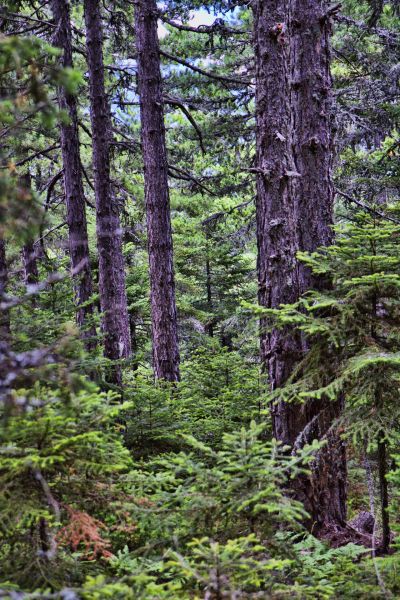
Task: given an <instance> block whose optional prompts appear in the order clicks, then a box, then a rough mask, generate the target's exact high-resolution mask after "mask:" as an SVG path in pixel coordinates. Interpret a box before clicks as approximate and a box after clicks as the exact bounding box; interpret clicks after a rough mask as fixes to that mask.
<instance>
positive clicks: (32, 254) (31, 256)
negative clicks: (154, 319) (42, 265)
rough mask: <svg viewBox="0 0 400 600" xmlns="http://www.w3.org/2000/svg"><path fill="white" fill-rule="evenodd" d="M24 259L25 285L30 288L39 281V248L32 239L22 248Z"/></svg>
mask: <svg viewBox="0 0 400 600" xmlns="http://www.w3.org/2000/svg"><path fill="white" fill-rule="evenodd" d="M22 260H23V263H24V279H25V285H26V286H27V287H28V288H29V287H30V286H32V285H35V284H36V283H37V282H38V281H39V270H38V265H37V250H36V248H35V245H34V243H33V242H32V241H31V240H30V241H28V242H26V243H25V244H24V247H23V248H22Z"/></svg>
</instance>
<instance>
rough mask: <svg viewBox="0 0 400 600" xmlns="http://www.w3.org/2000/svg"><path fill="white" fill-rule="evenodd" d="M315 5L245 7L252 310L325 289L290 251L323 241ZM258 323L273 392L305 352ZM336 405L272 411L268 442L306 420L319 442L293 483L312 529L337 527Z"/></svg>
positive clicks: (292, 337) (325, 51) (324, 170)
mask: <svg viewBox="0 0 400 600" xmlns="http://www.w3.org/2000/svg"><path fill="white" fill-rule="evenodd" d="M322 5H323V2H321V1H320V0H305V1H302V0H273V1H271V2H268V6H267V3H266V2H264V1H263V0H258V1H256V2H255V3H254V43H255V54H256V122H257V169H258V173H257V242H258V278H259V303H260V304H261V305H262V306H265V307H269V308H277V307H279V305H280V304H282V303H293V302H295V301H296V300H297V299H298V297H299V296H300V295H301V294H302V293H303V292H305V291H306V290H307V289H309V288H310V287H311V286H317V287H322V286H323V285H326V282H324V281H322V280H317V279H316V278H314V277H312V276H311V273H310V272H309V270H308V269H306V268H305V267H304V266H303V265H301V264H299V263H298V262H297V260H296V253H297V251H298V250H308V251H312V250H315V249H316V248H317V247H318V246H321V245H326V244H329V243H330V242H331V239H332V233H331V228H330V227H331V224H332V204H333V193H332V184H331V162H332V143H331V142H332V139H331V138H332V136H331V123H330V120H331V110H330V104H331V80H330V72H329V58H330V54H329V33H330V24H329V21H328V20H327V19H326V18H324V16H323V9H322ZM265 325H266V321H265V320H264V321H261V324H260V327H261V359H262V363H263V365H264V366H265V369H266V371H268V375H269V382H270V386H271V389H273V390H275V389H277V388H279V387H282V386H283V385H284V384H285V382H286V380H287V378H288V377H289V376H290V374H291V373H292V370H293V368H294V366H295V365H296V363H297V361H298V360H299V358H301V356H302V355H303V354H304V352H306V351H307V348H306V346H305V343H304V340H302V338H301V336H300V335H298V334H295V333H293V332H292V331H291V330H286V331H282V330H281V331H277V330H274V331H272V332H271V333H267V332H266V331H265ZM340 407H341V401H338V402H337V403H332V402H329V401H326V402H323V401H321V402H312V403H310V402H309V403H306V404H305V405H304V406H303V407H301V408H300V407H299V406H295V405H293V404H286V403H285V402H283V401H281V402H278V404H277V405H275V406H273V407H272V420H273V430H274V435H275V437H276V438H277V439H278V440H280V441H282V442H283V443H284V444H288V445H293V444H294V442H295V441H296V440H298V438H299V436H300V435H301V433H302V432H304V430H305V428H306V426H307V425H308V424H310V423H311V422H312V426H309V427H308V429H309V435H312V436H313V437H316V438H319V439H320V438H322V437H323V436H325V435H326V437H327V441H328V443H327V445H326V447H325V448H324V449H323V450H322V451H321V452H320V453H319V455H318V459H317V460H316V461H315V466H314V473H313V474H312V476H311V478H301V479H300V480H298V481H297V482H295V485H294V489H295V493H296V496H297V497H298V498H299V499H300V500H301V501H303V502H304V505H305V508H306V509H307V510H308V512H309V513H310V516H311V518H312V522H313V524H312V527H313V530H314V531H315V530H318V529H322V528H324V526H326V525H328V524H329V523H331V522H334V523H338V522H339V523H340V524H344V521H345V515H346V511H345V498H346V493H345V492H346V490H345V485H346V460H345V449H344V446H343V444H342V442H341V441H340V440H339V438H338V436H337V435H336V434H335V432H334V431H331V430H330V427H331V425H332V422H333V420H334V419H335V418H336V417H337V416H338V414H339V412H340ZM307 441H308V440H307Z"/></svg>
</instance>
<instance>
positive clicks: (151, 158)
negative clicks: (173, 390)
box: [135, 0, 179, 381]
mask: <svg viewBox="0 0 400 600" xmlns="http://www.w3.org/2000/svg"><path fill="white" fill-rule="evenodd" d="M135 25H136V48H137V55H138V84H139V97H140V114H141V128H142V150H143V162H144V177H145V197H146V220H147V238H148V241H147V244H148V253H149V268H150V300H151V315H152V338H153V364H154V372H155V375H156V377H157V378H159V379H165V380H167V381H178V380H179V348H178V330H177V316H176V305H175V279H174V267H173V249H172V231H171V217H170V203H169V190H168V162H167V153H166V144H165V126H164V111H163V102H164V101H163V94H162V84H161V72H160V53H159V45H158V37H157V4H156V2H155V0H154V1H153V0H151V1H148V0H147V1H146V0H138V1H137V2H136V4H135Z"/></svg>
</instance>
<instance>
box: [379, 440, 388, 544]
mask: <svg viewBox="0 0 400 600" xmlns="http://www.w3.org/2000/svg"><path fill="white" fill-rule="evenodd" d="M384 436H385V434H384V433H383V432H382V431H381V432H380V433H379V436H378V475H379V495H380V501H381V519H382V542H381V548H380V549H381V552H382V553H383V554H387V553H388V552H389V546H390V521H389V512H388V511H389V492H388V482H387V479H386V474H387V464H386V463H387V451H386V441H385V437H384Z"/></svg>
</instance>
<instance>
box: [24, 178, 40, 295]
mask: <svg viewBox="0 0 400 600" xmlns="http://www.w3.org/2000/svg"><path fill="white" fill-rule="evenodd" d="M20 185H21V187H22V188H23V189H24V191H26V193H28V194H30V193H31V176H30V173H29V172H27V173H26V174H25V175H23V176H22V177H21V179H20ZM37 257H38V250H37V248H36V247H35V244H34V240H33V236H30V237H29V239H28V240H27V241H26V242H25V244H24V245H23V248H22V262H23V265H24V280H25V285H26V287H27V288H28V289H29V288H30V286H33V285H35V284H36V283H38V281H39V270H38V265H37ZM32 303H33V304H35V297H34V296H33V297H32Z"/></svg>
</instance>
